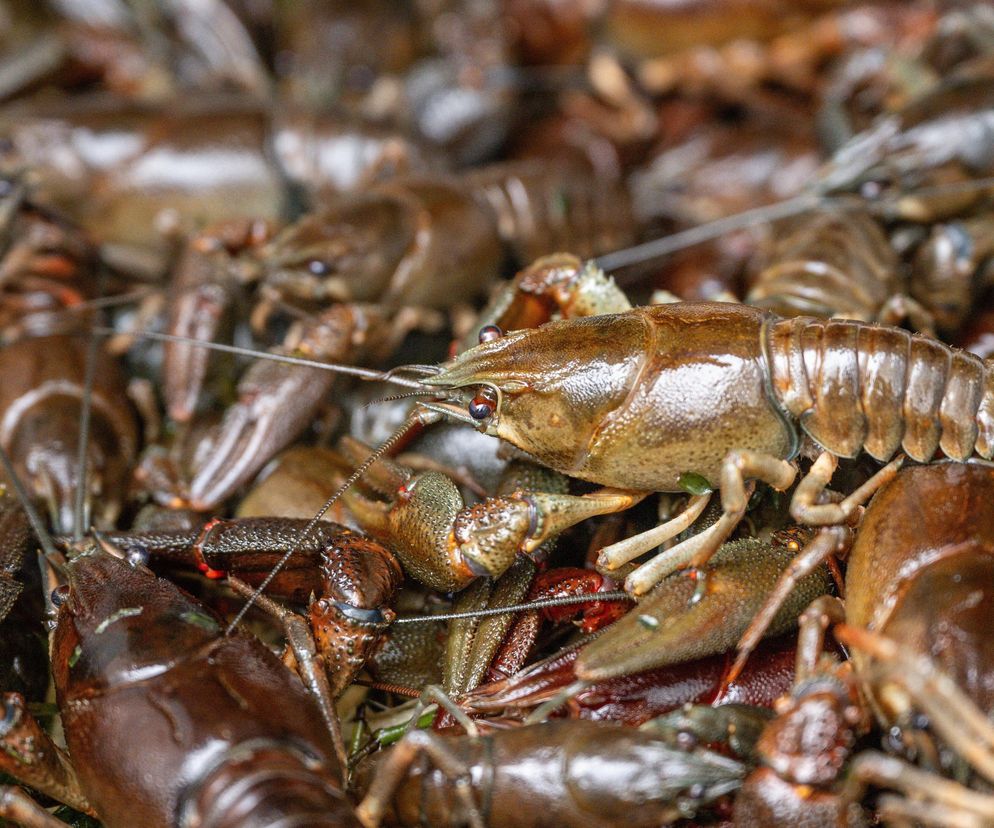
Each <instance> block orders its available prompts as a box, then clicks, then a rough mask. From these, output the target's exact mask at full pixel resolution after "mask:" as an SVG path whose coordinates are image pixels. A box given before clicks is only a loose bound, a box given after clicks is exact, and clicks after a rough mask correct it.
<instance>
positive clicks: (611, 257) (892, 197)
mask: <svg viewBox="0 0 994 828" xmlns="http://www.w3.org/2000/svg"><path fill="white" fill-rule="evenodd" d="M992 187H994V177H987V178H975V179H972V180H968V181H953V182H948V183H944V184H934V185H931V186H927V187H919V188H918V189H916V190H909V191H908V192H898V193H893V194H891V193H888V194H886V195H884V196H882V197H880V198H877V199H872V198H865V197H863V196H860V195H858V194H854V193H844V192H840V193H838V194H831V195H829V194H827V193H825V192H824V191H823V190H814V191H811V192H806V193H801V194H800V195H797V196H794V197H793V198H788V199H785V200H784V201H778V202H776V203H775V204H768V205H764V206H763V207H754V208H752V209H751V210H743V211H742V212H740V213H733V214H732V215H730V216H724V217H722V218H719V219H714V220H713V221H709V222H705V223H704V224H698V225H697V226H695V227H689V228H687V229H686V230H680V231H679V232H676V233H671V234H670V235H668V236H662V237H661V238H658V239H653V240H652V241H647V242H644V243H642V244H637V245H635V246H634V247H626V248H624V249H622V250H615V251H613V252H611V253H605V254H604V255H603V256H598V257H597V258H596V259H594V262H595V263H596V264H597V265H598V266H599V267H601V268H603V269H604V270H606V271H609V272H610V271H614V270H619V269H620V268H623V267H628V266H630V265H634V264H642V263H644V262H648V261H652V260H653V259H658V258H662V257H663V256H666V255H669V254H670V253H675V252H676V251H677V250H683V249H685V248H687V247H693V246H694V245H697V244H702V243H704V242H706V241H711V239H716V238H718V237H719V236H723V235H724V234H725V233H730V232H732V231H733V230H741V229H743V228H745V227H751V226H753V225H755V224H762V223H767V222H772V221H778V220H779V219H784V218H789V217H791V216H796V215H799V214H801V213H804V212H807V211H808V210H812V209H814V208H815V207H820V206H824V205H826V204H831V205H834V206H842V207H851V208H855V207H857V206H858V207H860V208H862V209H866V210H869V211H870V212H871V213H883V214H885V215H886V214H887V213H888V211H891V210H893V209H894V207H896V206H897V205H899V204H900V203H901V202H902V201H903V200H905V199H907V198H909V197H910V196H915V197H916V198H929V197H931V196H937V195H952V194H955V193H968V192H974V191H979V190H986V189H990V188H992Z"/></svg>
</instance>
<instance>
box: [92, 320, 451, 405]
mask: <svg viewBox="0 0 994 828" xmlns="http://www.w3.org/2000/svg"><path fill="white" fill-rule="evenodd" d="M91 332H92V333H94V334H96V335H98V336H116V335H117V334H118V332H117V331H115V330H114V329H113V328H106V327H95V328H92V329H91ZM128 336H133V337H136V338H138V339H148V340H151V341H153V342H182V343H184V344H186V345H195V346H197V347H198V348H206V349H207V350H209V351H220V352H222V353H225V354H235V355H236V356H244V357H250V358H251V359H264V360H268V361H270V362H280V363H283V364H284V365H302V366H304V367H305V368H316V369H318V370H319V371H330V372H331V373H333V374H345V375H346V376H350V377H359V378H360V379H364V380H372V381H376V382H392V383H393V384H394V385H403V386H404V387H406V388H417V389H419V390H424V389H425V386H424V384H423V383H421V382H418V381H417V380H413V379H407V378H405V377H399V376H396V374H397V373H398V372H400V371H405V370H413V371H415V372H417V373H432V374H436V373H438V372H439V370H440V369H438V368H436V367H434V366H431V365H399V366H397V367H396V368H391V369H390V370H389V371H376V370H374V369H372V368H359V367H358V366H355V365H342V364H340V363H336V362H321V361H320V360H316V359H307V358H306V357H297V356H289V355H286V354H273V353H270V352H269V351H258V350H256V349H254V348H243V347H241V346H238V345H225V344H224V343H223V342H210V341H208V340H205V339H194V338H193V337H189V336H180V335H179V334H167V333H159V332H157V331H129V332H128ZM425 369H430V370H428V371H426V370H425Z"/></svg>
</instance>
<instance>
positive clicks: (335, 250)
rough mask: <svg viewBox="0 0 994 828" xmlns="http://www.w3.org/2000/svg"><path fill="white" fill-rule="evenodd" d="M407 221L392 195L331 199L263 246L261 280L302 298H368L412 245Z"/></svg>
mask: <svg viewBox="0 0 994 828" xmlns="http://www.w3.org/2000/svg"><path fill="white" fill-rule="evenodd" d="M409 225H410V222H409V221H408V220H407V218H406V216H405V212H404V210H403V205H402V204H401V203H399V202H396V201H394V200H393V199H389V198H382V197H374V196H369V197H365V198H358V199H343V200H341V201H335V202H333V203H332V204H331V205H329V206H328V207H327V208H326V209H325V210H322V211H321V212H318V213H314V214H311V215H309V216H307V217H305V218H303V219H301V220H300V221H298V222H296V223H295V224H293V225H292V226H291V227H288V228H287V229H286V230H284V231H283V232H282V233H280V234H279V235H278V236H276V238H274V239H273V240H272V241H271V242H270V243H269V244H267V245H266V246H265V247H264V248H263V249H262V251H261V253H260V256H259V260H260V261H261V262H264V265H263V267H264V268H265V275H264V280H265V283H266V284H267V286H269V287H270V288H274V289H276V290H277V291H279V292H280V293H282V294H285V295H287V296H290V297H297V298H299V299H301V300H312V301H326V300H336V301H341V302H347V301H353V300H357V301H368V300H372V299H373V298H375V297H377V296H378V295H380V294H381V293H382V291H383V290H384V289H385V288H386V286H387V282H388V280H389V278H390V274H392V273H393V272H394V270H395V269H396V268H397V265H398V263H399V262H400V261H401V259H402V258H403V257H404V255H405V254H406V252H407V250H408V248H409V246H410V245H411V244H412V243H413V241H412V240H413V235H414V228H413V227H411V226H409Z"/></svg>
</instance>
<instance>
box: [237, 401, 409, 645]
mask: <svg viewBox="0 0 994 828" xmlns="http://www.w3.org/2000/svg"><path fill="white" fill-rule="evenodd" d="M417 423H418V420H417V419H416V418H411V419H408V420H406V421H405V422H404V424H403V425H402V426H401V427H400V428H398V429H397V430H396V431H395V432H394V433H393V434H391V435H390V436H389V437H388V438H387V439H386V440H385V441H384V442H383V443H382V444H381V445H380V447H379V448H378V449H376V451H374V452H373V453H372V454H370V455H369V457H367V458H366V459H365V460H363V462H362V463H360V464H359V466H358V467H357V468H356V470H355V471H354V472H352V474H350V475H349V477H348V479H347V480H346V481H345V482H344V483H343V484H342V485H341V486H339V487H338V489H337V490H336V491H335V493H334V494H333V495H332V496H331V497H329V498H328V499H327V500H326V501H325V502H324V506H322V507H321V508H320V509H319V510H318V513H317V514H316V515H314V517H312V518H311V519H310V521H309V522H308V524H307V526H305V527H304V528H303V531H301V533H300V535H299V536H298V537H297V541H296V543H295V544H293V545H291V546H290V548H289V549H287V551H286V552H285V553H284V555H283V557H282V558H280V559H279V560H278V561H277V562H276V565H275V566H274V567H273V568H272V569H270V570H269V574H268V575H266V577H265V578H263V579H262V583H261V584H259V586H258V587H257V588H256V590H255V592H254V593H252V595H251V597H250V598H249V599H248V601H246V602H245V605H244V606H243V607H242V608H241V609H240V610H238V613H237V614H236V615H235V617H234V618H233V619H232V621H231V623H230V624H229V625H228V628H227V629H226V630H225V631H224V634H225V635H231V634H232V633H233V632H234V631H235V628H236V627H237V626H238V624H239V623H240V622H241V620H242V618H244V617H245V613H247V612H248V611H249V608H250V607H251V606H252V604H254V603H255V601H256V599H257V598H258V597H259V596H260V595H262V593H263V592H265V591H266V587H268V586H269V585H270V584H271V583H272V581H273V578H275V577H276V575H277V574H278V573H279V571H280V570H281V569H282V568H283V567H284V566H286V564H287V561H289V560H290V558H291V557H292V556H293V553H294V552H295V551H296V550H297V549H299V548H300V547H301V546H302V545H303V543H304V541H305V540H307V538H308V537H309V536H310V534H311V532H312V531H313V530H314V527H315V526H317V524H318V521H319V520H321V518H322V517H324V514H325V512H327V511H328V510H329V509H330V508H331V507H332V505H333V504H334V503H335V501H336V500H338V498H340V497H341V496H342V495H343V494H345V492H347V491H348V490H349V488H350V487H351V486H352V485H353V484H354V483H356V481H358V480H359V479H360V478H361V477H362V476H363V475H364V474H365V473H366V472H367V471H368V470H369V467H370V466H372V465H373V463H375V462H376V461H377V460H379V459H380V457H382V456H383V455H384V454H385V453H386V452H388V451H389V450H390V449H391V448H393V447H394V445H396V444H397V442H398V441H399V440H400V439H401V438H403V437H404V436H405V435H406V434H407V433H408V431H409V430H410V429H411V428H413V427H414V426H415V425H416V424H417Z"/></svg>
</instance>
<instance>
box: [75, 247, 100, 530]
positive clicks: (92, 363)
mask: <svg viewBox="0 0 994 828" xmlns="http://www.w3.org/2000/svg"><path fill="white" fill-rule="evenodd" d="M106 284H107V269H106V267H104V266H103V265H100V267H99V275H98V276H97V299H98V300H99V299H102V298H103V295H104V290H105V287H106ZM99 347H100V338H99V336H98V335H97V333H96V331H95V330H93V329H91V330H90V332H89V334H87V343H86V361H85V363H84V366H83V399H82V401H81V404H80V413H79V444H78V448H77V452H76V468H77V469H78V470H79V472H78V476H79V483H78V484H77V486H76V492H75V495H76V496H75V499H74V503H73V528H72V536H73V540H75V541H81V540H82V539H83V532H84V531H85V526H86V524H87V522H88V521H87V514H86V511H87V509H86V505H87V502H86V486H87V484H86V474H87V471H88V463H87V462H86V454H87V451H88V450H89V442H90V423H91V419H92V416H91V415H92V413H93V383H94V381H95V379H96V372H97V348H99Z"/></svg>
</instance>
